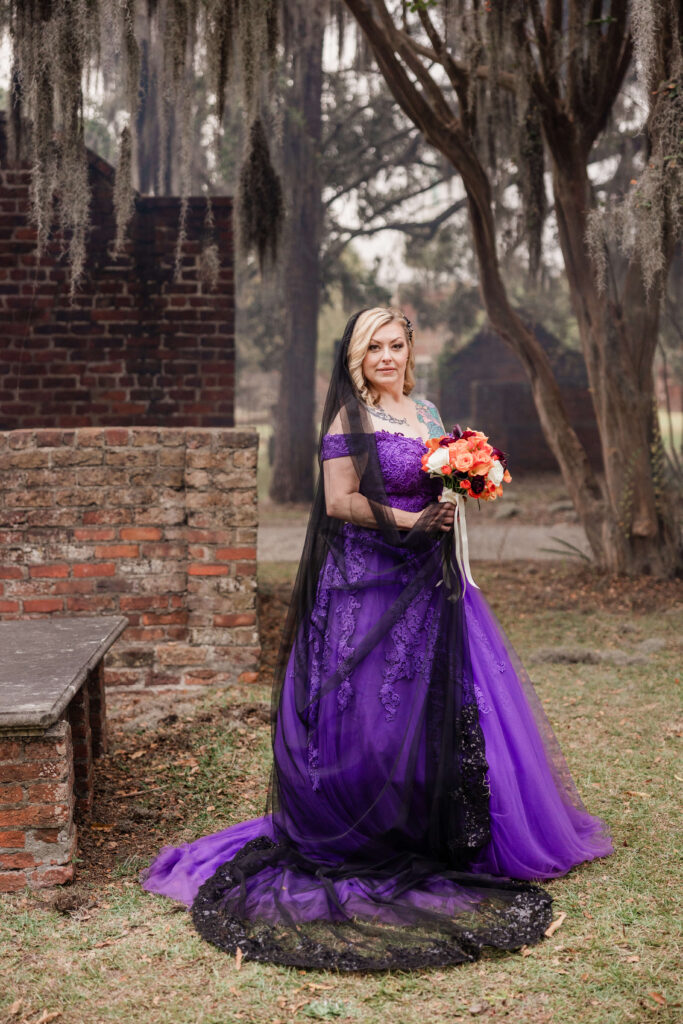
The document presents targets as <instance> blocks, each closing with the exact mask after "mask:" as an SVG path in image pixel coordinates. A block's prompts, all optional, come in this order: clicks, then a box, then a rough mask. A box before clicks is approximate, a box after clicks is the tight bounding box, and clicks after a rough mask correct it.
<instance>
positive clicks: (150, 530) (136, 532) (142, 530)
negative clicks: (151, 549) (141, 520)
mask: <svg viewBox="0 0 683 1024" xmlns="http://www.w3.org/2000/svg"><path fill="white" fill-rule="evenodd" d="M161 536H162V534H161V530H160V529H159V528H158V527H156V526H124V527H122V529H121V540H161Z"/></svg>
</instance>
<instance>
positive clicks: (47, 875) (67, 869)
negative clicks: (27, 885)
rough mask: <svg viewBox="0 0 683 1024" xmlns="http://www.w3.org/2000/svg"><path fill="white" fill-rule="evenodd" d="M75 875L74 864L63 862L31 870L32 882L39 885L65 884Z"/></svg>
mask: <svg viewBox="0 0 683 1024" xmlns="http://www.w3.org/2000/svg"><path fill="white" fill-rule="evenodd" d="M73 876H74V866H73V864H63V865H59V866H58V867H49V868H36V870H35V871H32V872H31V875H30V882H31V884H32V885H35V886H37V887H42V886H48V885H64V884H65V883H66V882H70V881H71V880H72V878H73ZM1 877H2V876H0V878H1ZM0 884H1V883H0Z"/></svg>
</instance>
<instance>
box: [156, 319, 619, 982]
mask: <svg viewBox="0 0 683 1024" xmlns="http://www.w3.org/2000/svg"><path fill="white" fill-rule="evenodd" d="M358 315H359V314H356V317H357V316H358ZM356 317H352V318H351V320H350V321H349V323H348V325H347V328H346V331H345V334H344V338H343V341H342V345H341V347H340V351H339V354H338V357H337V360H336V365H335V369H334V372H333V377H332V381H331V384H330V388H329V392H328V397H327V402H326V406H325V410H324V414H323V419H322V426H321V443H320V468H321V472H320V475H319V483H318V488H317V493H316V495H315V499H314V502H313V506H312V511H311V516H310V521H309V525H308V530H307V534H306V541H305V546H304V551H303V555H302V558H301V563H300V566H299V571H298V575H297V578H296V583H295V587H294V592H293V598H292V602H291V605H290V611H289V616H288V621H287V623H286V624H285V627H284V630H283V638H282V644H281V650H280V657H279V662H278V667H277V670H276V673H275V679H274V684H273V692H272V717H271V721H272V746H273V768H272V773H271V784H270V792H269V796H268V805H267V808H266V813H265V814H264V816H263V817H262V818H259V819H255V821H253V822H249V823H241V824H239V825H236V826H232V827H231V828H229V829H226V830H224V831H223V832H221V833H217V834H215V835H214V836H209V837H202V838H201V839H199V840H197V841H196V842H195V843H191V844H186V845H185V847H183V848H170V847H167V848H165V849H164V850H163V851H162V852H161V853H160V855H159V856H158V858H157V859H156V860H155V861H154V863H153V864H152V865H150V867H149V868H147V869H146V870H145V872H143V874H142V879H141V880H142V883H143V885H145V887H146V888H148V889H150V890H151V891H154V892H161V893H164V894H166V895H169V896H173V897H175V898H179V899H183V900H184V901H185V902H186V903H188V905H191V912H192V919H193V922H194V925H195V927H196V928H197V930H198V931H199V933H200V934H201V935H202V936H204V937H205V938H206V939H207V940H209V941H210V942H212V943H214V944H215V945H217V946H218V947H220V948H222V949H224V950H226V951H228V952H231V953H235V952H236V950H237V949H238V948H239V949H241V951H242V953H243V955H244V956H245V957H248V958H251V959H255V960H263V961H270V962H274V963H280V964H289V965H295V966H299V967H307V968H333V969H338V970H381V969H388V968H403V969H405V968H411V967H425V966H439V965H445V964H455V963H459V962H463V961H469V960H473V959H476V958H477V957H478V956H479V954H480V952H481V950H482V948H483V947H484V946H492V947H496V948H499V949H514V948H518V947H520V946H521V945H523V944H532V943H535V942H538V941H539V940H540V939H541V938H542V936H543V932H544V931H545V929H546V928H547V926H548V923H549V921H550V919H551V899H550V896H549V895H548V894H547V892H545V891H544V890H543V889H542V888H540V887H539V886H538V885H537V884H535V881H534V880H535V879H539V878H542V877H552V875H554V874H560V873H563V872H564V871H566V870H568V869H569V867H571V866H572V865H573V864H575V863H578V862H580V861H581V860H585V859H589V858H591V857H594V856H603V855H605V854H606V853H609V852H610V850H611V846H610V844H609V839H608V838H607V836H606V833H605V829H604V826H603V824H602V822H600V821H599V820H598V819H594V818H591V817H590V816H589V815H588V814H587V812H586V811H585V809H584V808H583V806H582V805H581V801H580V799H579V797H578V794H577V793H576V790H575V788H574V787H573V783H572V782H571V778H570V776H569V773H568V771H567V768H566V765H565V763H564V760H563V759H562V755H561V753H560V751H559V748H558V747H557V744H556V742H555V741H554V737H553V736H552V732H551V730H550V727H549V725H548V724H547V721H546V720H545V717H544V715H543V712H542V711H541V709H540V705H539V704H538V702H537V700H536V698H535V695H534V694H533V688H532V687H531V684H530V683H529V682H528V679H527V678H526V676H525V674H524V671H523V669H522V667H521V665H519V664H518V663H516V664H514V665H513V663H512V659H513V658H514V652H512V651H511V650H509V649H508V647H507V645H506V641H505V638H504V635H503V634H502V630H501V629H500V626H499V625H498V624H497V622H496V621H495V619H494V618H493V614H492V612H491V611H490V609H489V608H488V606H487V605H486V602H485V599H483V598H482V597H479V592H472V590H471V588H470V589H468V590H466V591H465V592H463V588H462V585H461V581H460V577H459V574H458V572H457V566H456V564H455V559H454V556H453V551H452V543H451V541H450V539H449V536H448V535H446V534H444V533H443V532H442V531H441V530H440V523H441V517H442V515H443V507H442V506H441V505H440V504H439V503H438V501H437V498H438V493H439V486H440V485H438V484H437V483H436V482H435V481H430V480H429V479H428V478H427V476H426V474H424V473H421V471H420V469H419V460H420V456H421V454H422V452H423V451H424V446H423V444H422V442H421V441H420V439H419V438H411V437H404V436H403V435H395V434H391V435H389V434H388V433H387V432H384V431H376V429H375V427H374V426H373V423H372V420H371V418H370V415H369V413H368V411H367V408H366V407H365V406H364V405H363V403H362V402H360V401H359V400H358V398H357V396H356V392H355V390H354V387H353V384H352V381H351V378H350V376H349V373H348V369H347V364H346V355H347V350H348V345H349V341H350V338H351V334H352V331H353V327H354V324H355V320H356ZM333 425H334V433H332V434H331V433H330V429H331V428H332V427H333ZM326 458H347V459H351V460H352V463H353V467H354V469H355V472H356V475H357V477H358V481H359V490H360V492H361V494H363V495H364V496H365V497H366V498H367V499H368V502H369V505H370V507H371V509H372V515H373V518H374V526H373V527H372V528H370V527H361V526H356V525H354V524H351V523H346V522H343V521H341V520H339V519H335V518H333V517H330V516H328V515H327V513H326V508H325V493H324V474H323V472H322V462H323V460H324V459H326ZM397 508H401V509H408V510H410V511H416V512H420V513H421V514H420V515H419V518H418V520H417V523H416V525H415V526H414V527H413V528H412V529H410V530H405V529H400V528H399V527H398V526H397V524H396V519H395V515H394V510H395V509H397ZM444 570H446V572H444ZM444 575H445V577H446V582H444ZM473 629H474V631H475V633H476V635H473V636H471V635H470V632H471V631H472V630H473ZM482 635H483V636H484V641H485V642H484V641H482ZM491 655H493V676H495V678H492V663H491ZM496 657H497V658H498V661H499V662H501V661H505V664H506V665H507V666H509V677H510V678H509V681H508V680H503V681H502V682H503V683H504V684H505V686H506V687H507V689H506V692H505V693H504V694H498V693H497V692H496V688H498V689H500V686H501V679H500V678H499V677H498V676H496V671H497V669H496V663H495V662H496ZM506 709H507V710H506ZM492 710H493V711H494V712H495V714H494V715H493V716H491V711H492ZM489 719H490V721H489ZM494 719H495V722H494ZM483 726H486V728H483ZM489 736H490V737H491V740H490V744H489ZM506 759H507V762H506ZM494 762H495V763H494ZM529 767H530V777H536V779H537V781H536V790H534V791H533V793H534V794H535V795H533V794H532V797H531V798H530V799H533V800H534V801H538V803H539V812H538V816H537V817H538V824H535V823H534V817H535V815H534V809H533V808H530V807H528V806H525V800H527V797H526V796H525V792H524V786H525V785H527V783H525V782H523V781H520V780H524V779H525V778H526V776H527V774H528V771H527V770H528V769H529ZM494 769H497V770H494ZM534 771H535V772H536V773H537V775H536V776H534ZM510 775H512V776H513V778H512V779H510V778H508V776H510ZM515 778H516V779H517V782H515ZM498 779H500V786H499V785H498V784H497V780H498ZM528 785H531V786H533V785H534V783H533V781H531V782H529V783H528ZM506 787H507V788H506ZM544 801H545V804H544ZM511 810H512V812H513V815H512V816H513V819H514V820H512V821H511V820H510V812H511ZM544 821H545V825H544ZM544 828H545V829H546V831H547V832H548V835H547V836H544V835H543V829H544ZM534 830H535V831H534ZM536 833H538V835H536ZM532 841H536V842H537V846H538V851H536V852H534V855H533V857H531V859H529V858H526V859H525V853H524V849H523V847H524V845H525V844H527V845H529V844H530V843H531V842H532ZM553 844H554V846H555V847H557V848H558V849H557V850H555V849H554V848H553ZM565 850H566V853H565V852H564V851H565ZM563 858H564V859H563ZM511 874H514V875H515V878H511V877H505V876H508V875H511Z"/></svg>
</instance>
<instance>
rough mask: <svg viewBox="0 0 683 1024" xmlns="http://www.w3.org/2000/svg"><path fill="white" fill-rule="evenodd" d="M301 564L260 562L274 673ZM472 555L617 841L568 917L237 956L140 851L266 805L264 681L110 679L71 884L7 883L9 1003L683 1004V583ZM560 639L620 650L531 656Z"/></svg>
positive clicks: (548, 1010) (535, 1016)
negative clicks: (149, 888) (133, 690)
mask: <svg viewBox="0 0 683 1024" xmlns="http://www.w3.org/2000/svg"><path fill="white" fill-rule="evenodd" d="M292 571H293V566H289V567H285V566H282V565H273V566H270V567H269V566H264V567H263V568H262V570H261V589H262V624H263V636H264V641H265V646H266V652H265V658H264V665H265V666H266V668H265V669H264V673H263V674H264V676H265V675H267V666H268V664H269V663H271V662H272V657H273V653H272V651H273V645H274V642H275V638H276V635H277V628H278V623H279V622H280V620H281V616H282V614H283V612H284V609H285V607H286V601H287V592H288V585H289V582H290V581H291V573H292ZM475 575H476V578H477V580H478V582H480V584H481V585H482V589H483V590H484V592H485V593H486V594H487V596H488V597H489V599H490V600H491V602H492V604H493V605H494V608H495V610H496V612H497V613H498V615H499V617H500V619H501V621H502V623H503V625H504V626H505V628H506V629H507V630H508V632H509V635H510V638H511V640H512V642H513V643H514V645H515V646H516V648H517V650H518V651H519V653H520V655H521V656H522V659H523V660H524V661H525V663H526V664H527V666H528V668H529V671H530V674H531V677H532V679H533V681H534V683H535V685H536V687H537V690H538V692H539V694H540V696H541V698H542V700H543V702H544V706H545V708H546V710H547V712H548V714H549V717H550V719H551V722H552V724H553V726H554V727H555V729H556V732H557V736H558V738H559V741H560V743H561V744H562V747H563V749H564V752H565V754H566V756H567V759H568V761H569V763H570V767H571V769H572V771H573V773H574V776H575V779H576V781H577V784H578V786H579V789H580V791H581V793H582V795H583V798H584V800H585V802H586V804H587V806H588V808H589V809H590V810H591V811H593V812H595V813H596V814H599V815H602V816H604V817H605V818H606V819H607V821H608V822H609V824H610V826H611V829H612V832H613V837H614V842H615V846H616V854H615V855H614V856H613V857H611V858H609V859H606V860H603V861H597V862H594V863H592V864H587V865H584V866H582V867H579V868H578V869H575V870H574V871H572V872H571V873H570V875H569V876H568V877H567V878H564V879H559V880H556V881H554V882H550V883H546V885H547V888H548V889H549V891H550V892H551V893H552V895H553V897H554V900H555V904H554V914H555V916H556V917H557V916H558V915H559V914H561V913H564V914H566V918H565V920H564V922H563V924H562V925H561V927H559V928H558V930H557V931H556V932H555V934H554V935H553V936H552V938H550V939H546V940H544V942H543V943H542V944H541V945H539V946H536V947H534V948H532V949H530V950H523V951H521V952H519V953H513V954H509V955H500V954H489V955H485V956H484V958H483V959H482V960H481V961H479V962H478V963H475V964H466V965H462V966H459V967H455V968H451V969H448V970H436V971H419V972H415V973H402V972H395V973H390V974H379V975H365V976H361V975H339V974H334V973H322V972H310V973H304V972H300V971H297V970H293V969H287V968H279V967H273V966H267V965H265V966H264V965H260V964H254V963H250V962H249V961H248V960H244V962H243V963H242V964H241V966H240V967H239V969H238V965H237V963H236V961H235V959H234V958H233V957H229V956H226V955H225V954H224V953H221V952H219V951H218V950H216V949H214V948H213V947H212V946H210V945H208V944H207V943H205V942H203V941H202V940H201V939H200V938H199V937H198V936H197V934H196V933H195V932H194V930H193V928H192V925H191V921H190V918H189V915H188V914H187V913H186V912H185V910H184V908H182V907H180V906H179V905H177V904H174V903H172V902H171V901H169V900H166V899H164V898H161V897H157V896H152V895H150V894H148V893H146V892H144V891H143V890H142V889H141V888H140V887H139V885H138V883H137V871H138V870H139V868H140V867H141V866H143V865H144V864H146V863H148V862H149V860H150V859H151V858H152V856H153V855H154V853H155V852H156V850H157V849H158V848H159V847H160V846H161V845H163V844H172V845H173V844H178V843H181V842H184V841H187V840H191V839H193V838H195V837H198V836H200V835H202V834H206V833H209V832H214V831H218V830H219V829H221V828H224V827H226V826H227V825H229V824H231V823H234V822H237V821H240V820H243V819H245V818H249V817H253V816H255V815H257V814H260V813H261V811H262V808H263V800H264V794H265V791H266V787H267V781H268V761H269V727H268V724H267V723H268V690H267V686H266V685H265V682H264V683H263V684H259V683H257V684H254V685H252V686H250V687H241V688H235V689H232V690H230V691H223V692H210V693H206V694H203V695H201V696H200V697H197V698H195V699H194V700H189V699H188V700H185V701H184V702H181V701H180V698H179V697H178V696H177V695H167V696H159V695H155V696H152V695H144V696H142V697H141V696H140V695H137V696H136V697H133V696H132V695H123V696H118V697H117V696H115V695H112V699H111V705H112V711H113V716H112V733H113V735H112V744H111V748H112V749H111V751H110V753H109V754H107V756H106V757H105V758H104V759H102V760H101V761H100V762H98V765H97V770H96V777H97V787H98V789H97V795H96V804H95V809H94V811H93V814H92V815H91V816H90V817H89V818H87V819H86V820H85V821H83V822H82V823H81V826H80V833H79V835H80V838H81V843H80V848H79V862H78V865H77V877H76V880H75V882H74V884H73V885H72V886H68V887H63V888H61V889H57V890H49V891H43V892H30V891H25V892H21V893H16V894H13V895H9V896H5V897H3V898H2V899H1V900H0V978H1V979H2V986H1V988H0V1022H3V1024H4V1022H10V1021H11V1022H13V1024H19V1022H26V1024H47V1022H48V1021H52V1020H54V1021H56V1022H57V1024H98V1022H110V1021H116V1022H125V1024H128V1022H130V1024H133V1022H144V1024H162V1022H163V1024H184V1022H188V1024H231V1022H233V1021H234V1022H237V1021H244V1022H251V1021H254V1022H260V1021H263V1022H269V1024H277V1022H278V1021H279V1022H281V1024H289V1022H302V1024H303V1022H307V1021H322V1020H330V1021H339V1022H352V1021H353V1022H355V1021H358V1022H363V1024H386V1022H391V1024H418V1022H419V1024H431V1022H442V1021H443V1022H455V1021H470V1020H474V1019H475V1018H477V1019H482V1020H485V1021H500V1020H507V1021H509V1022H511V1024H518V1022H519V1024H541V1022H563V1024H573V1022H581V1024H618V1022H619V1024H620V1022H626V1021H633V1022H636V1024H643V1022H648V1021H662V1022H673V1021H674V1020H680V1019H681V1004H682V1002H683V1000H682V998H681V990H680V971H681V914H680V891H681V890H680V876H681V858H680V840H681V836H680V831H677V826H678V824H679V822H680V803H679V793H680V789H681V787H680V783H681V782H682V781H683V768H682V767H681V763H680V760H678V761H677V760H676V758H677V744H679V743H680V735H681V723H680V672H681V636H682V635H683V628H682V627H683V613H682V611H681V605H680V597H681V593H680V588H679V589H678V590H677V588H676V585H675V584H672V583H664V584H662V583H653V582H651V581H650V582H648V581H634V582H632V583H630V582H629V581H625V580H615V579H610V578H608V577H601V576H597V575H595V574H593V573H592V572H591V571H590V570H589V569H586V568H584V567H582V566H581V567H578V566H572V565H569V564H564V565H561V564H556V563H542V564H541V563H536V564H530V563H505V564H504V565H500V566H495V565H492V564H490V563H487V564H486V565H478V566H476V567H475ZM677 599H678V604H677ZM654 641H660V643H656V642H654ZM553 646H562V647H565V648H566V647H569V646H571V647H573V648H575V649H579V651H580V649H581V648H591V649H599V650H601V651H603V652H605V653H606V655H607V657H608V658H611V659H612V660H605V661H603V662H602V663H600V664H590V663H580V662H579V663H573V664H572V663H554V662H540V661H536V660H535V658H534V653H535V652H536V651H537V650H538V649H539V648H548V647H553ZM629 656H630V657H631V658H635V659H636V660H631V661H629ZM620 662H621V663H620ZM150 709H151V710H152V711H155V712H156V713H155V714H152V715H151V717H150ZM677 716H678V722H677V721H676V718H677Z"/></svg>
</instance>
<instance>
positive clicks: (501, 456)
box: [491, 448, 508, 469]
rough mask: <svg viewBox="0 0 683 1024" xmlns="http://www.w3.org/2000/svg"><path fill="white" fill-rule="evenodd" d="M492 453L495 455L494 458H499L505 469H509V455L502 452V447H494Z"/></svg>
mask: <svg viewBox="0 0 683 1024" xmlns="http://www.w3.org/2000/svg"><path fill="white" fill-rule="evenodd" d="M491 454H492V455H493V457H494V459H498V461H499V462H500V463H501V465H502V467H503V469H507V468H508V460H507V455H506V454H505V452H502V451H501V450H500V448H494V449H493V451H492V452H491Z"/></svg>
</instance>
